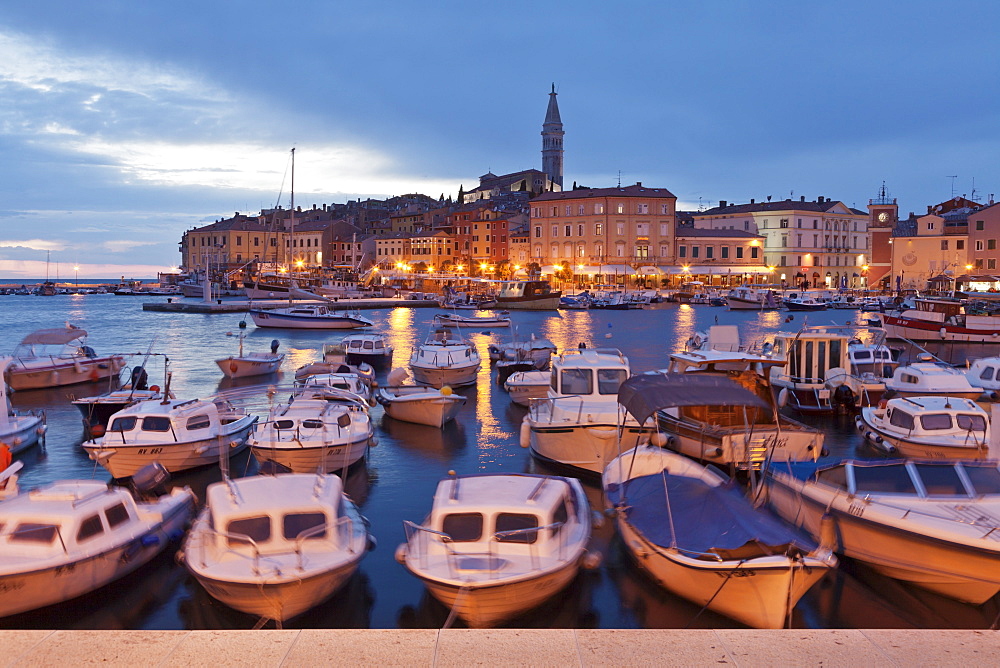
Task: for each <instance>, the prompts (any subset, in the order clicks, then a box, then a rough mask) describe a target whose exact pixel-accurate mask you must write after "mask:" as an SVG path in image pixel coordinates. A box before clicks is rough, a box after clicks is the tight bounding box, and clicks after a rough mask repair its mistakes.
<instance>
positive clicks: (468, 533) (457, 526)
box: [441, 513, 483, 543]
mask: <svg viewBox="0 0 1000 668" xmlns="http://www.w3.org/2000/svg"><path fill="white" fill-rule="evenodd" d="M441 531H442V532H443V533H446V534H448V536H450V537H451V540H452V542H454V543H460V542H474V541H477V540H479V539H480V538H482V537H483V515H482V513H451V514H448V515H445V516H444V520H443V521H442V522H441Z"/></svg>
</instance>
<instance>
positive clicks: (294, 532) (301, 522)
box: [281, 513, 326, 540]
mask: <svg viewBox="0 0 1000 668" xmlns="http://www.w3.org/2000/svg"><path fill="white" fill-rule="evenodd" d="M281 524H282V529H281V530H282V535H284V537H285V540H296V539H297V538H298V537H299V536H301V535H302V534H303V533H308V534H309V535H308V536H305V538H306V539H307V540H313V539H317V538H326V528H325V525H326V515H324V514H323V513H288V514H287V515H285V517H284V518H283V519H282V522H281ZM317 527H323V530H322V531H320V530H319V529H318V528H317Z"/></svg>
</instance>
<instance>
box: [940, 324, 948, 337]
mask: <svg viewBox="0 0 1000 668" xmlns="http://www.w3.org/2000/svg"><path fill="white" fill-rule="evenodd" d="M938 334H940V335H941V338H942V339H943V338H944V337H946V336H948V330H947V329H945V328H944V327H942V328H941V329H939V330H938Z"/></svg>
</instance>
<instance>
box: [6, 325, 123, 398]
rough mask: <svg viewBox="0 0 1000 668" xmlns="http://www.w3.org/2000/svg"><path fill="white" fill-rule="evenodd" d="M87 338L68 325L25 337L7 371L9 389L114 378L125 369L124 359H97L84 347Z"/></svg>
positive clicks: (109, 357) (77, 329)
mask: <svg viewBox="0 0 1000 668" xmlns="http://www.w3.org/2000/svg"><path fill="white" fill-rule="evenodd" d="M86 338H87V332H86V331H85V330H83V329H80V328H79V327H74V326H73V325H70V324H69V323H66V327H64V328H57V329H40V330H38V331H36V332H32V333H31V334H29V335H28V336H26V337H24V339H23V340H22V341H21V343H20V345H18V346H17V348H16V349H15V350H14V353H13V355H12V357H13V358H14V359H13V361H12V362H10V364H9V365H8V367H7V370H6V375H5V378H6V380H7V384H8V385H9V386H10V389H12V390H37V389H42V388H46V387H61V386H63V385H75V384H77V383H91V382H94V381H98V380H101V379H102V378H109V377H113V376H117V375H118V372H119V371H121V370H122V367H124V366H125V358H124V357H122V356H121V355H105V356H103V357H98V355H97V353H96V352H94V349H93V348H91V347H90V346H88V345H86Z"/></svg>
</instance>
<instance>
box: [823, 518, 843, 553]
mask: <svg viewBox="0 0 1000 668" xmlns="http://www.w3.org/2000/svg"><path fill="white" fill-rule="evenodd" d="M838 543H839V541H838V540H837V522H836V520H835V519H834V518H833V515H831V514H830V513H823V517H822V518H821V519H820V521H819V546H820V549H822V550H829V551H830V552H836V551H837V547H838Z"/></svg>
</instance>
